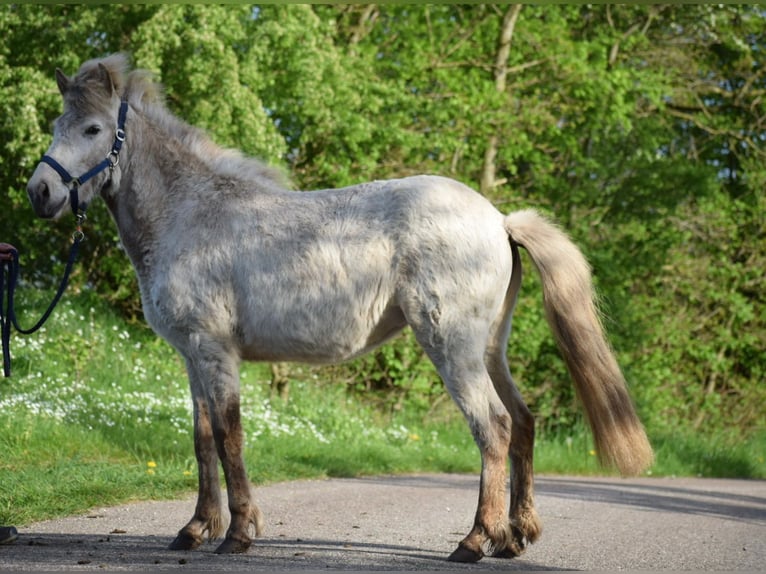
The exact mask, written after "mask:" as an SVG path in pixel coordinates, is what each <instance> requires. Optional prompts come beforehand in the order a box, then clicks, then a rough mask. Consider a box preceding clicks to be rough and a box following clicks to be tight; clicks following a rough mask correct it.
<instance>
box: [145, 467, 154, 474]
mask: <svg viewBox="0 0 766 574" xmlns="http://www.w3.org/2000/svg"><path fill="white" fill-rule="evenodd" d="M146 474H154V469H153V468H147V469H146Z"/></svg>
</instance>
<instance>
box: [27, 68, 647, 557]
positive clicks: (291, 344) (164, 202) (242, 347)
mask: <svg viewBox="0 0 766 574" xmlns="http://www.w3.org/2000/svg"><path fill="white" fill-rule="evenodd" d="M56 82H57V85H58V89H59V91H60V93H61V96H62V99H63V114H62V115H61V116H59V117H58V118H57V119H56V121H55V123H54V128H53V139H52V142H51V145H50V147H49V149H48V150H47V152H46V155H45V156H44V157H43V160H42V161H41V162H40V163H39V165H37V167H36V168H35V170H34V172H33V174H32V176H31V178H30V180H29V183H28V186H27V191H28V195H29V199H30V202H31V204H32V207H33V209H34V211H35V213H36V215H37V216H39V217H41V218H48V219H56V218H59V217H60V216H61V215H62V214H63V213H65V212H66V211H67V207H68V206H71V208H72V209H73V210H74V211H75V212H77V213H81V212H82V211H83V210H84V208H85V207H86V206H87V204H88V202H90V201H91V200H93V199H95V198H96V197H98V196H100V197H101V198H103V200H104V201H105V202H106V205H107V208H108V210H109V212H110V214H111V216H112V218H113V219H114V222H115V224H116V226H117V229H118V232H119V237H120V240H121V243H122V245H123V246H124V249H125V251H126V252H127V255H128V257H129V258H130V261H131V263H132V265H133V267H134V268H135V272H136V274H137V277H138V284H139V289H140V295H141V301H142V307H143V312H144V315H145V318H146V320H147V322H148V323H149V325H150V326H151V327H152V328H153V330H154V331H155V332H156V333H157V334H158V335H159V336H161V337H163V338H164V339H165V340H167V341H168V342H169V343H170V345H172V346H173V347H174V348H175V349H176V350H177V352H178V353H179V354H180V355H181V356H182V358H183V359H184V361H185V367H186V371H187V373H188V379H189V387H190V390H191V398H192V403H193V416H194V451H195V456H196V460H197V466H198V493H197V494H198V496H197V502H196V507H195V510H194V514H193V516H192V518H191V519H190V520H189V522H188V523H187V524H186V525H185V526H183V527H182V528H181V529H180V530H179V532H178V535H177V536H176V537H175V539H174V540H173V541H172V542H171V543H170V548H171V549H177V550H191V549H195V548H197V547H199V546H200V545H201V544H202V543H203V541H204V538H205V536H206V535H207V537H208V539H210V540H214V539H217V538H220V536H221V535H222V534H223V531H224V529H225V525H224V524H223V520H222V500H221V498H222V492H221V488H220V482H219V479H220V477H219V471H218V462H219V461H220V463H221V466H222V468H223V472H224V477H225V482H226V495H227V498H228V508H229V511H230V521H229V526H228V529H227V530H226V533H225V536H224V539H223V541H222V542H221V543H220V544H219V545H218V546H217V548H216V550H215V551H216V552H218V553H242V552H246V551H247V550H248V549H249V547H250V545H251V542H252V536H251V534H252V532H253V530H254V533H255V535H256V536H257V535H259V534H260V533H261V531H262V527H263V517H262V514H261V511H260V510H259V508H258V506H257V504H256V496H255V488H254V486H253V485H252V484H251V483H250V482H249V480H248V477H247V473H246V469H245V464H244V460H243V454H242V451H243V432H242V426H241V416H242V415H241V412H240V392H239V379H238V376H239V365H240V362H241V361H243V360H249V361H298V362H307V363H312V364H330V363H337V362H339V361H344V360H347V359H350V358H353V357H356V356H359V355H361V354H363V353H366V352H368V351H370V350H371V349H374V348H375V347H377V346H379V345H381V344H383V343H384V342H386V341H387V340H389V339H391V338H392V337H393V336H394V335H396V334H397V333H399V332H400V331H401V330H402V329H403V328H405V327H409V328H411V329H412V331H413V333H414V336H415V339H416V340H417V342H418V344H419V345H420V346H422V348H423V349H424V352H425V353H426V354H427V356H428V357H429V359H430V360H431V361H432V362H433V364H434V365H435V367H436V369H437V372H438V374H439V376H440V378H441V379H442V381H443V383H444V385H445V387H446V390H447V391H448V393H449V394H450V396H451V397H452V399H454V401H455V403H456V404H457V406H458V407H459V409H460V411H461V412H462V414H463V416H464V417H465V419H466V420H467V423H468V426H469V427H470V431H471V433H472V435H473V438H474V440H475V442H476V445H477V447H478V449H479V452H480V454H481V473H480V479H479V498H478V504H477V510H476V514H475V516H474V519H473V526H472V528H471V530H470V531H469V532H468V534H467V535H466V536H465V537H464V538H463V539H462V540H461V541H460V542H459V544H458V546H457V548H456V549H455V550H454V551H453V552H452V553H451V554H449V556H448V560H452V561H458V562H475V561H478V560H479V559H481V558H482V557H483V556H484V555H485V552H491V553H492V554H493V555H494V556H498V557H503V558H512V557H515V556H519V555H520V554H521V553H522V552H523V551H525V549H526V548H527V547H528V545H529V544H531V543H533V542H535V541H536V540H537V539H538V538H539V536H540V534H541V532H542V527H541V522H540V519H539V517H538V514H537V512H536V510H535V507H534V492H533V489H534V479H533V445H534V439H535V421H534V417H533V415H532V414H531V412H530V410H529V408H528V407H527V405H526V404H525V403H524V401H523V399H522V397H521V394H520V392H519V390H518V388H517V386H516V384H515V382H514V380H513V378H512V376H511V373H510V370H509V366H508V360H507V357H506V353H507V349H508V342H509V337H510V334H511V320H512V314H513V311H514V307H515V305H516V300H517V295H518V293H519V288H520V285H521V277H522V270H521V260H520V253H519V248H520V247H521V248H524V249H525V250H526V251H527V252H528V253H529V255H530V257H531V259H532V261H533V262H534V266H535V267H536V268H537V270H538V272H539V275H540V277H541V282H542V289H543V304H544V307H545V310H546V316H547V320H548V322H549V324H550V327H551V329H552V331H553V334H554V336H555V339H556V341H557V344H558V346H559V348H560V350H561V353H562V355H563V358H564V359H565V362H566V364H567V367H568V370H569V372H570V374H571V377H572V379H573V380H574V383H575V387H576V390H577V393H578V395H579V398H580V401H581V403H582V405H583V407H584V410H585V413H586V415H587V417H586V418H587V420H588V422H589V424H590V428H591V431H592V434H593V437H594V443H595V445H596V447H597V450H598V453H599V459H600V461H601V462H602V463H604V464H605V465H609V466H612V467H616V469H618V470H619V471H620V472H621V473H622V474H624V475H635V474H638V473H640V472H641V471H642V470H644V469H646V468H647V467H648V466H649V465H650V464H651V462H652V457H653V454H652V449H651V446H650V444H649V441H648V440H647V436H646V433H645V431H644V428H643V426H642V424H641V422H640V420H639V419H638V416H637V414H636V411H635V408H634V405H633V403H632V401H631V398H630V395H629V392H628V390H627V386H626V382H625V379H624V377H623V375H622V373H621V371H620V368H619V366H618V364H617V361H616V359H615V356H614V352H613V350H612V348H611V346H610V344H609V343H608V341H607V339H606V336H605V333H604V330H603V327H602V323H601V318H600V314H599V310H598V308H597V304H596V297H595V293H594V290H593V286H592V279H591V276H592V273H591V268H590V266H589V264H588V262H587V261H586V259H585V258H584V256H583V255H582V253H581V251H580V250H579V249H578V248H577V247H576V246H575V244H574V243H573V242H572V240H571V239H570V238H569V237H568V235H567V234H566V233H565V232H564V231H563V230H561V229H560V228H559V227H558V226H557V225H556V224H555V223H553V222H552V221H550V220H549V219H548V218H546V217H544V216H543V215H541V214H540V213H538V212H537V211H535V210H531V209H527V210H521V211H515V212H512V213H508V214H504V213H501V212H500V211H499V210H497V209H496V208H495V207H494V206H493V205H492V204H491V203H490V202H489V201H488V200H487V199H486V198H485V197H484V196H482V195H481V194H479V193H478V192H476V191H474V190H473V189H471V188H470V187H468V186H466V185H464V184H462V183H459V182H457V181H455V180H452V179H448V178H445V177H439V176H435V175H419V176H411V177H405V178H402V179H389V180H382V181H373V182H368V183H361V184H358V185H353V186H350V187H345V188H342V189H324V190H316V191H295V190H291V189H290V188H289V185H288V184H287V182H286V181H285V178H284V177H283V176H282V175H281V173H280V172H279V171H277V170H275V169H274V168H271V167H269V166H267V165H266V164H264V163H262V162H260V161H258V160H256V159H253V158H248V157H246V156H244V155H243V154H241V153H240V152H238V151H235V150H230V149H225V148H223V147H220V146H218V145H216V144H215V143H213V141H212V140H211V138H210V137H209V136H208V135H206V134H205V133H204V131H202V130H200V129H199V128H195V127H193V126H191V125H189V124H187V123H185V122H184V121H183V120H181V119H179V118H178V117H176V116H175V115H173V114H172V113H171V112H170V111H169V110H168V108H167V107H166V105H165V103H164V97H163V93H162V88H161V86H160V85H159V84H158V82H157V81H156V80H155V79H154V76H153V75H152V74H151V73H150V72H148V71H146V70H140V69H132V66H131V65H130V61H129V57H128V56H127V55H126V54H122V53H119V54H112V55H110V56H107V57H104V58H101V59H93V60H89V61H86V62H85V63H83V64H82V65H81V67H80V68H79V70H78V71H77V73H76V74H75V75H74V76H72V77H69V76H67V75H66V74H64V72H62V71H61V70H60V69H57V70H56ZM105 154H106V159H104V155H105ZM70 172H71V173H70ZM72 173H82V174H83V175H82V176H80V177H73V176H72ZM509 462H510V469H511V470H510V504H509V505H508V506H506V504H507V501H506V489H507V486H508V485H507V477H506V472H507V470H508V469H507V467H508V466H509ZM506 508H507V510H506Z"/></svg>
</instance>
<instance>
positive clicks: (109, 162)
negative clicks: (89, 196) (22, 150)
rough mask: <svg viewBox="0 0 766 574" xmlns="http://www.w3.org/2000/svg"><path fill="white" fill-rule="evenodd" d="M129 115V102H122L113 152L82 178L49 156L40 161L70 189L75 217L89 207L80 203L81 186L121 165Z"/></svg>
mask: <svg viewBox="0 0 766 574" xmlns="http://www.w3.org/2000/svg"><path fill="white" fill-rule="evenodd" d="M127 115H128V102H127V100H122V102H121V103H120V111H119V114H118V115H117V129H116V130H115V132H114V143H113V144H112V149H111V151H110V152H109V153H108V154H106V157H105V158H104V159H103V160H101V162H100V163H99V164H97V165H95V166H94V167H92V168H91V169H89V170H88V171H86V172H85V173H84V174H83V175H81V176H80V177H73V176H72V175H71V174H70V173H69V172H68V171H67V170H66V168H64V166H63V165H61V164H60V163H59V162H57V161H56V160H55V159H53V157H51V156H49V155H47V154H46V155H44V156H43V157H42V158H41V159H40V161H42V162H43V163H47V164H48V165H49V166H51V167H52V168H53V169H54V170H56V173H58V174H59V176H60V177H61V181H63V182H64V185H66V186H67V187H69V205H70V206H71V208H72V213H74V215H75V217H78V218H80V217H84V215H85V210H86V209H87V207H88V204H87V203H85V202H82V203H80V197H79V194H78V190H79V188H80V186H81V185H83V184H84V183H85V182H86V181H88V180H89V179H91V178H92V177H94V176H96V175H98V174H99V173H101V172H102V171H104V170H105V169H107V168H108V169H109V171H112V170H114V168H115V167H116V166H117V164H118V163H120V150H121V149H122V143H123V142H124V141H125V118H126V117H127Z"/></svg>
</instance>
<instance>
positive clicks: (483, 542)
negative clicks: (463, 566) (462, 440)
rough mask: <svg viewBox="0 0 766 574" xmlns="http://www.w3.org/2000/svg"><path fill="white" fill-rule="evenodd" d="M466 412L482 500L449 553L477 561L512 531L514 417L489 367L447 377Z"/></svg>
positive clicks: (503, 542) (505, 543)
mask: <svg viewBox="0 0 766 574" xmlns="http://www.w3.org/2000/svg"><path fill="white" fill-rule="evenodd" d="M445 384H446V385H447V388H448V389H449V390H450V394H451V395H452V396H453V398H455V400H456V402H457V404H458V406H459V407H460V409H461V411H462V412H463V414H464V415H465V417H466V419H467V421H468V424H469V426H470V428H471V432H472V434H473V437H474V440H475V442H476V445H477V446H478V448H479V452H480V454H481V478H480V482H479V501H478V505H477V508H476V515H475V517H474V523H473V528H472V529H471V531H470V532H469V533H468V535H467V536H466V537H465V538H463V540H462V541H461V542H460V543H459V545H458V547H457V548H456V549H455V551H454V552H453V553H452V554H451V555H450V556H449V560H450V561H453V562H476V561H478V560H480V559H481V558H482V557H483V556H484V549H485V547H488V548H489V549H490V551H494V550H496V549H498V548H505V547H506V546H508V541H509V537H510V535H511V533H510V530H509V525H508V519H507V518H506V514H505V500H506V497H505V490H506V488H505V485H506V475H505V469H506V464H507V456H508V455H507V453H508V448H509V444H510V438H511V419H510V417H509V416H508V413H507V412H506V410H505V408H504V407H503V405H502V403H501V402H500V400H499V399H498V398H497V394H496V393H495V391H494V389H493V388H492V383H491V381H490V378H489V376H488V374H487V373H486V371H484V370H483V369H477V370H476V372H474V373H472V374H469V373H467V372H466V373H464V374H462V375H460V376H458V377H456V378H452V377H448V378H447V379H446V381H445Z"/></svg>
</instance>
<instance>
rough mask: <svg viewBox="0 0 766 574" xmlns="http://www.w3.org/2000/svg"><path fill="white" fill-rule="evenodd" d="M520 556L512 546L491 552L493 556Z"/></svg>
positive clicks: (507, 557) (508, 557) (505, 557)
mask: <svg viewBox="0 0 766 574" xmlns="http://www.w3.org/2000/svg"><path fill="white" fill-rule="evenodd" d="M517 556H521V552H516V550H514V549H513V548H500V549H498V550H495V551H494V552H493V553H492V557H493V558H504V559H508V560H509V559H511V558H516V557H517Z"/></svg>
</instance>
